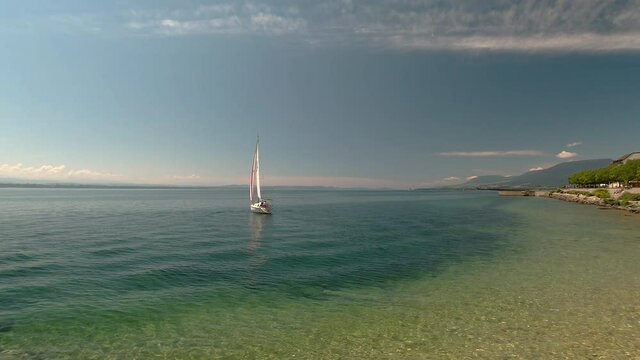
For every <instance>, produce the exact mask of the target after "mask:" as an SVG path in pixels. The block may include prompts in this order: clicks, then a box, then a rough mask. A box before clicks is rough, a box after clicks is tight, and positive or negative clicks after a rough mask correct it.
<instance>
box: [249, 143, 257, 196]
mask: <svg viewBox="0 0 640 360" xmlns="http://www.w3.org/2000/svg"><path fill="white" fill-rule="evenodd" d="M256 155H258V143H256V151H255V152H254V153H253V161H252V162H251V178H250V179H249V203H250V204H253V182H254V179H255V177H256Z"/></svg>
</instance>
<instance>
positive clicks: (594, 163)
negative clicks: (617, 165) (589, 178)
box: [455, 159, 612, 189]
mask: <svg viewBox="0 0 640 360" xmlns="http://www.w3.org/2000/svg"><path fill="white" fill-rule="evenodd" d="M611 161H612V160H611V159H595V160H580V161H568V162H564V163H560V164H558V165H554V166H552V167H550V168H547V169H543V170H537V171H528V172H526V173H524V174H522V175H519V176H511V177H507V176H499V175H496V176H478V177H477V178H474V179H471V180H469V181H467V182H466V183H463V184H461V185H457V186H455V187H456V188H465V189H468V188H495V187H500V188H510V187H513V188H524V187H556V186H564V185H567V184H568V183H569V182H568V180H567V178H568V177H569V175H571V174H573V173H575V172H577V171H580V170H586V169H595V168H601V167H605V166H607V165H609V164H611Z"/></svg>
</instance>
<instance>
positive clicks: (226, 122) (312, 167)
mask: <svg viewBox="0 0 640 360" xmlns="http://www.w3.org/2000/svg"><path fill="white" fill-rule="evenodd" d="M0 49H1V50H0V51H1V54H2V56H0V178H26V179H50V180H60V181H73V182H83V181H101V182H127V183H163V184H210V185H219V184H242V183H247V177H248V172H249V169H248V168H249V166H250V163H251V156H252V150H253V146H254V141H255V137H256V134H257V133H260V136H261V143H262V160H263V164H262V165H263V170H264V172H265V182H266V183H267V184H270V185H294V184H295V185H337V186H371V187H378V186H391V187H415V186H426V185H438V184H448V183H453V182H459V181H463V180H464V179H465V178H468V177H472V176H478V175H488V174H506V175H509V174H519V173H522V172H524V171H527V170H530V169H540V168H545V167H548V166H551V165H553V164H556V163H558V162H562V161H569V160H580V159H592V158H611V157H617V156H619V155H621V154H623V153H626V152H630V151H638V150H640V148H639V145H638V141H637V138H638V136H637V134H638V133H640V102H639V101H638V99H640V86H638V84H640V1H607V0H603V1H588V0H585V1H526V0H525V1H520V2H512V1H496V0H487V1H464V2H463V1H435V0H433V1H431V0H425V1H419V0H396V1H381V0H380V1H378V0H370V1H349V0H342V1H288V0H282V1H233V2H224V1H172V0H153V1H151V0H149V1H111V2H106V1H105V2H89V1H70V0H66V1H65V0H62V1H46V0H42V1H40V0H39V1H29V0H25V1H14V2H2V3H1V4H0Z"/></svg>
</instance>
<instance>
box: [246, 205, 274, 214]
mask: <svg viewBox="0 0 640 360" xmlns="http://www.w3.org/2000/svg"><path fill="white" fill-rule="evenodd" d="M251 212H252V213H255V214H271V207H270V206H260V205H258V204H251Z"/></svg>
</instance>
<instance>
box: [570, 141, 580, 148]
mask: <svg viewBox="0 0 640 360" xmlns="http://www.w3.org/2000/svg"><path fill="white" fill-rule="evenodd" d="M581 144H582V141H576V142H572V143H568V144H567V147H575V146H578V145H581Z"/></svg>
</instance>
